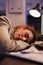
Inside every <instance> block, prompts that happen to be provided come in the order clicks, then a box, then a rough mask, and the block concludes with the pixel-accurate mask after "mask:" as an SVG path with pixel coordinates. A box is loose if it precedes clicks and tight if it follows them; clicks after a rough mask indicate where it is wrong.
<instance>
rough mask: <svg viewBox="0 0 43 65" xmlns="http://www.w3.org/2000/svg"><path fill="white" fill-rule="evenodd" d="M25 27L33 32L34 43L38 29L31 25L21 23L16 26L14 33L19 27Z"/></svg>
mask: <svg viewBox="0 0 43 65" xmlns="http://www.w3.org/2000/svg"><path fill="white" fill-rule="evenodd" d="M21 28H22V29H24V30H30V31H31V32H32V33H33V39H32V41H31V42H30V43H33V42H34V41H35V40H36V31H35V29H34V27H32V26H29V25H20V26H17V27H15V28H14V33H15V32H16V31H17V30H18V29H21Z"/></svg>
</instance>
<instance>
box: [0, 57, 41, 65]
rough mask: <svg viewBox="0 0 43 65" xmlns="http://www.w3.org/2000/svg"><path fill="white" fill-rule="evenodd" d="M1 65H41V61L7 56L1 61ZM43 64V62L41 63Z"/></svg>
mask: <svg viewBox="0 0 43 65" xmlns="http://www.w3.org/2000/svg"><path fill="white" fill-rule="evenodd" d="M0 65H39V63H36V62H33V61H30V60H29V61H26V60H23V59H19V58H16V57H10V56H6V57H5V58H4V59H3V60H2V61H1V62H0ZM40 65H42V64H40Z"/></svg>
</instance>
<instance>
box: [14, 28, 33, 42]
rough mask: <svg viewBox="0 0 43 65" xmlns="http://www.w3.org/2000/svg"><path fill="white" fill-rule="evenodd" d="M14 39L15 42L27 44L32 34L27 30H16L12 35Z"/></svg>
mask: <svg viewBox="0 0 43 65" xmlns="http://www.w3.org/2000/svg"><path fill="white" fill-rule="evenodd" d="M14 38H15V39H16V40H23V41H26V42H28V43H29V42H30V41H31V40H32V39H33V33H32V32H31V31H30V30H27V29H23V28H21V29H17V30H16V31H15V33H14Z"/></svg>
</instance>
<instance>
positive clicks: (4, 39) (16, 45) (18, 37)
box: [0, 16, 36, 52]
mask: <svg viewBox="0 0 43 65" xmlns="http://www.w3.org/2000/svg"><path fill="white" fill-rule="evenodd" d="M11 33H12V28H11V25H10V21H9V20H8V18H7V17H6V16H0V51H1V50H2V52H3V51H4V52H9V51H19V50H23V49H26V48H28V47H29V45H30V44H31V43H33V42H34V41H35V40H36V32H35V30H34V29H33V28H32V27H31V26H27V25H23V26H17V27H16V28H15V29H14V33H13V36H12V35H11ZM9 34H10V35H9Z"/></svg>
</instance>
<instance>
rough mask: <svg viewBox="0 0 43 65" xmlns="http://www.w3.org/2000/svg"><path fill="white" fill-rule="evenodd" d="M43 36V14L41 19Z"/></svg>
mask: <svg viewBox="0 0 43 65" xmlns="http://www.w3.org/2000/svg"><path fill="white" fill-rule="evenodd" d="M41 35H43V14H42V17H41Z"/></svg>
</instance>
